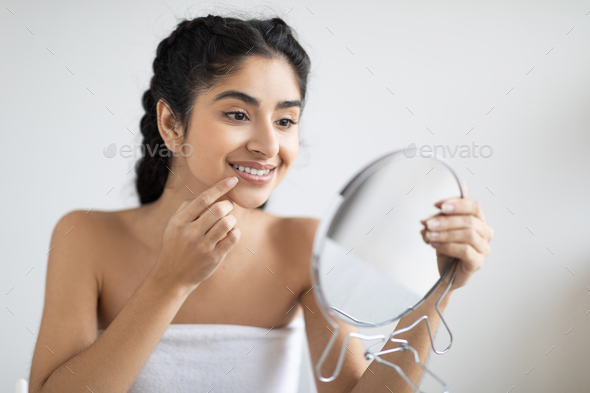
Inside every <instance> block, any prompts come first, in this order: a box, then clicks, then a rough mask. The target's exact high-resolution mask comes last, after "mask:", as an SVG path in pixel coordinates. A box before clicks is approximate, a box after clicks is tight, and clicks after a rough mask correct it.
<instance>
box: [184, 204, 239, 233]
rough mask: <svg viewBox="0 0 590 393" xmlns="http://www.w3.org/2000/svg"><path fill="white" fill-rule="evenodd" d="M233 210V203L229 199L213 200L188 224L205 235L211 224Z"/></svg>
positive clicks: (211, 226)
mask: <svg viewBox="0 0 590 393" xmlns="http://www.w3.org/2000/svg"><path fill="white" fill-rule="evenodd" d="M232 210H234V203H233V202H232V201H229V200H223V201H219V202H215V203H214V204H213V205H211V207H208V206H207V207H205V209H204V210H203V212H202V213H201V215H200V216H199V217H197V219H196V220H194V221H192V222H190V223H189V224H188V225H190V226H192V227H194V228H195V231H197V232H199V233H202V234H203V236H206V235H207V233H209V231H210V230H211V229H212V228H213V226H214V225H215V224H216V223H217V222H218V221H219V220H221V219H222V218H224V217H226V216H227V215H228V214H229V213H231V211H232Z"/></svg>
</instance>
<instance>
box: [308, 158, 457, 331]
mask: <svg viewBox="0 0 590 393" xmlns="http://www.w3.org/2000/svg"><path fill="white" fill-rule="evenodd" d="M417 153H418V152H417V151H416V150H415V149H412V150H408V149H405V150H399V151H394V152H392V153H389V154H387V155H385V156H383V157H381V158H379V159H377V160H376V161H374V162H372V163H371V164H370V165H368V166H367V167H366V168H364V169H363V170H361V171H360V172H359V173H358V174H356V175H355V176H354V177H353V178H352V179H351V180H350V181H349V182H348V183H347V185H346V186H345V187H344V188H343V189H342V191H341V192H339V193H338V194H337V195H336V196H335V197H334V199H333V201H332V203H331V205H330V207H329V210H328V211H327V213H326V214H325V215H324V217H322V220H321V222H320V227H319V228H318V230H317V232H316V237H315V239H314V247H313V260H312V278H313V280H314V282H313V285H314V287H315V289H316V292H315V293H316V297H317V298H318V302H319V303H320V304H321V305H323V307H324V308H325V309H326V310H327V311H328V312H329V313H330V314H331V315H333V316H335V317H337V318H339V319H341V320H343V321H345V322H347V323H350V324H353V325H357V326H364V327H371V326H382V325H386V324H389V323H392V322H394V321H396V320H397V319H399V318H401V317H403V316H404V315H405V314H407V313H409V312H410V311H411V310H412V309H413V308H415V307H417V306H418V305H419V304H420V303H422V301H423V300H424V299H425V298H426V297H428V295H429V294H430V293H431V292H432V291H434V289H435V288H436V287H437V285H439V284H440V283H441V281H442V280H443V278H444V277H445V275H446V274H447V273H448V272H449V270H450V267H451V265H452V262H453V261H454V259H453V258H445V260H440V259H442V258H440V259H439V260H438V261H437V257H436V250H435V249H434V248H433V247H432V246H430V245H429V244H427V243H426V242H425V241H424V240H423V237H422V234H421V230H422V229H423V228H424V226H423V225H422V224H421V222H420V221H421V220H425V219H428V218H430V217H431V216H433V215H436V214H438V213H439V212H440V210H439V209H438V208H437V207H435V206H434V204H435V203H436V202H439V201H441V200H443V199H446V198H450V197H463V194H462V190H461V185H460V183H459V179H458V178H457V176H456V175H455V173H454V172H453V170H452V169H451V167H450V165H449V164H448V163H447V162H446V161H445V160H443V159H441V158H436V157H424V156H423V155H422V154H417Z"/></svg>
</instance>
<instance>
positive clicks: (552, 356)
mask: <svg viewBox="0 0 590 393" xmlns="http://www.w3.org/2000/svg"><path fill="white" fill-rule="evenodd" d="M223 4H224V5H220V4H219V3H214V2H205V3H203V2H198V3H194V5H193V3H192V2H188V1H187V2H184V1H172V0H170V1H167V2H164V1H141V2H140V1H126V2H115V1H110V2H105V1H103V2H96V3H95V4H89V3H88V2H74V1H71V2H68V1H54V2H51V3H47V2H32V1H29V2H27V3H23V2H17V1H12V0H10V1H4V2H3V3H2V7H1V9H0V53H1V56H2V57H1V59H2V61H1V62H0V81H1V92H2V94H1V95H0V108H1V109H0V111H1V112H0V113H1V119H2V121H1V123H0V124H1V129H2V143H3V146H2V153H1V154H0V157H1V159H2V171H1V173H2V175H1V176H2V179H1V181H0V187H1V190H2V191H1V193H0V202H1V206H2V208H1V216H0V231H1V233H0V235H1V236H0V238H1V239H2V243H1V248H0V253H1V259H0V264H1V265H0V391H3V392H10V391H12V390H13V386H14V382H15V381H16V379H17V378H19V377H25V378H28V373H29V367H30V360H31V356H32V351H33V347H34V344H35V340H36V334H37V331H38V328H39V323H40V318H41V311H42V306H43V291H44V285H45V283H44V279H45V271H46V270H45V267H46V262H47V257H46V253H47V251H48V249H49V239H50V234H51V231H52V229H53V227H54V225H55V223H56V222H57V220H58V219H59V218H60V217H61V216H62V215H64V214H65V213H66V212H68V211H71V210H74V209H90V208H92V207H94V209H97V210H118V209H123V208H128V207H132V206H136V205H137V204H138V201H137V199H136V196H135V194H134V188H133V175H134V172H133V171H131V172H130V173H129V174H128V175H126V173H127V172H128V171H129V170H130V169H131V168H132V167H133V165H134V163H135V160H134V159H133V158H122V157H120V156H116V157H115V158H112V159H108V158H105V157H104V155H103V153H102V149H103V148H104V147H106V146H108V145H109V144H110V143H116V144H117V145H118V146H120V145H122V144H134V143H138V142H140V140H139V138H138V136H139V130H138V124H139V120H140V118H141V116H142V114H143V111H142V108H141V96H142V94H143V92H144V91H145V90H146V89H147V87H148V82H149V79H150V78H151V76H152V71H151V63H152V61H153V57H154V55H155V48H156V46H157V44H158V43H159V42H160V40H162V39H163V38H165V37H167V36H168V34H169V33H170V32H171V31H172V29H173V28H174V26H175V25H176V23H177V21H178V19H180V18H183V17H189V18H190V17H194V16H201V15H206V14H207V13H208V12H213V13H216V12H224V10H226V9H230V10H231V9H238V10H242V11H252V12H259V11H264V12H267V13H272V12H275V13H277V14H278V15H279V16H281V17H283V18H284V19H285V20H286V21H287V23H288V24H290V25H291V26H292V27H293V28H294V29H295V30H296V31H297V33H298V34H299V39H300V42H301V44H302V45H303V46H304V48H305V49H306V50H307V51H308V53H309V55H310V56H311V59H312V73H311V75H310V78H309V103H308V105H307V107H306V108H305V111H304V112H303V118H302V122H301V124H300V132H301V135H302V139H303V140H304V141H305V142H307V144H308V146H302V147H301V150H300V155H299V157H298V159H297V161H296V164H295V166H294V167H293V168H292V170H291V173H290V174H289V176H288V177H287V178H286V179H285V181H284V182H283V183H282V184H281V185H280V186H279V187H278V188H277V189H276V190H275V191H274V192H273V194H272V195H271V197H270V200H269V203H268V205H269V206H268V210H269V211H270V212H272V213H274V214H278V215H284V216H315V217H321V216H322V213H323V211H324V209H325V207H326V204H327V203H328V201H329V199H330V197H331V195H332V193H334V192H336V190H337V189H338V188H339V187H340V186H341V185H342V184H343V183H344V182H345V180H346V179H348V178H349V176H351V175H352V174H353V173H354V172H355V171H356V170H358V169H360V168H361V167H362V166H363V165H364V164H366V163H367V162H369V161H370V160H372V159H373V158H375V157H377V156H379V155H381V154H383V153H385V152H388V151H391V150H393V149H397V148H402V147H404V146H406V145H408V144H410V143H412V142H414V143H417V144H418V145H424V144H428V145H433V144H444V145H446V144H448V145H450V146H455V145H462V144H471V143H472V142H473V143H476V144H478V145H483V144H488V145H490V146H492V148H493V155H492V157H490V158H481V157H480V158H459V157H454V158H450V157H448V156H447V159H448V160H449V161H450V162H451V163H452V165H453V166H454V168H455V169H456V171H457V173H458V175H459V177H460V178H461V179H464V180H466V181H467V185H468V187H469V196H470V197H472V198H475V199H477V200H479V201H480V202H481V204H482V205H483V209H484V213H485V215H486V218H487V222H488V223H489V225H490V226H491V227H493V228H494V230H495V238H494V239H493V241H492V243H491V244H490V245H491V246H492V253H491V254H490V256H489V257H488V258H487V259H486V261H485V265H484V267H483V269H482V270H480V271H479V272H477V274H476V275H475V276H474V277H473V278H472V279H471V281H470V282H469V283H468V285H467V286H465V287H464V288H461V289H459V290H458V291H457V292H456V293H455V294H454V296H453V299H452V301H451V303H450V305H449V306H448V308H447V311H446V313H445V316H446V317H447V319H448V323H449V325H450V326H451V328H452V331H453V333H454V339H455V341H454V345H453V347H452V349H451V351H450V352H449V353H448V354H446V355H444V356H437V355H432V358H431V360H430V362H429V366H430V367H431V368H432V370H433V371H434V372H435V373H436V374H437V375H438V376H440V377H441V378H443V379H444V380H445V381H446V382H447V383H448V384H449V386H450V387H451V391H453V392H502V393H503V392H508V391H509V389H511V388H513V389H512V390H511V392H512V393H517V392H532V391H535V392H557V391H560V392H565V391H568V392H581V391H587V389H588V388H589V387H590V373H588V365H589V364H590V351H589V350H590V337H589V334H588V331H589V328H590V314H589V313H588V311H589V310H590V289H588V288H589V287H590V265H589V263H588V262H589V260H590V253H589V252H590V242H589V241H588V239H587V236H588V234H589V233H590V231H589V229H590V227H589V224H588V219H589V217H590V215H589V210H590V208H589V207H588V192H589V191H590V188H589V183H590V176H589V175H588V168H589V164H590V159H589V158H588V157H589V155H588V151H589V148H590V134H589V131H590V130H589V123H590V110H589V109H590V73H589V72H588V70H590V14H588V11H589V10H590V2H588V1H563V0H559V1H558V0H553V1H495V2H468V1H442V2H441V1H413V2H409V1H395V2H375V1H371V2H369V1H354V2H353V1H338V2H336V1H330V2H324V3H318V2H314V3H311V2H310V3H308V4H306V3H300V2H282V1H281V2H272V3H271V2H265V3H262V5H260V3H258V4H257V5H254V4H255V3H253V2H242V1H235V2H232V4H231V5H228V4H230V3H227V2H225V3H223ZM306 6H307V7H308V8H306ZM6 7H8V8H6ZM293 7H294V8H293ZM287 12H289V13H288V15H286V16H285V14H287ZM177 18H178V19H177ZM66 67H67V68H66ZM68 68H69V70H68ZM70 70H71V72H70ZM87 88H88V89H90V90H91V91H92V93H91V92H90V91H89V90H88V89H87ZM107 107H108V109H107ZM492 108H493V109H492ZM111 112H112V113H111ZM427 127H428V128H427ZM127 128H128V129H129V130H128V129H127ZM468 132H469V133H468ZM132 133H133V134H135V136H134V135H132ZM113 187H114V188H113ZM109 190H111V191H110V192H109ZM107 192H108V194H107ZM31 269H32V270H31ZM572 328H573V329H572ZM29 330H30V331H29ZM439 336H440V337H439V338H441V340H442V338H443V336H444V334H443V333H441V332H440V331H439ZM550 350H551V351H550ZM548 351H550V352H549V353H547V352H548ZM304 366H305V368H304V371H305V372H307V370H308V367H309V366H308V365H307V364H305V365H304ZM306 377H307V374H305V373H304V374H303V379H304V384H303V386H302V389H301V391H303V392H304V391H308V388H307V383H308V382H309V380H307V379H306Z"/></svg>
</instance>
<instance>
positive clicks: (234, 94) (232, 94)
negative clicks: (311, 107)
mask: <svg viewBox="0 0 590 393" xmlns="http://www.w3.org/2000/svg"><path fill="white" fill-rule="evenodd" d="M224 98H236V99H238V100H241V101H244V102H245V103H246V104H249V105H252V106H255V107H257V108H259V107H260V101H259V100H258V99H256V98H254V97H252V96H249V95H248V94H246V93H242V92H241V91H237V90H227V91H224V92H222V93H219V94H218V95H216V96H215V98H213V101H211V103H214V102H217V101H219V100H223V99H224ZM294 106H296V107H299V108H300V109H301V101H299V100H291V101H281V102H279V103H278V104H277V106H276V107H275V110H278V109H285V108H291V107H294Z"/></svg>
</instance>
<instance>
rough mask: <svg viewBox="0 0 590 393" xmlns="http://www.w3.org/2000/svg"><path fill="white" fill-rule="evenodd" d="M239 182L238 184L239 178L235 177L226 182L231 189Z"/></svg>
mask: <svg viewBox="0 0 590 393" xmlns="http://www.w3.org/2000/svg"><path fill="white" fill-rule="evenodd" d="M237 182H238V178H237V177H235V176H234V177H232V178H230V179H227V180H226V181H225V184H227V185H228V186H230V187H231V186H234V185H236V183H237Z"/></svg>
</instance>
